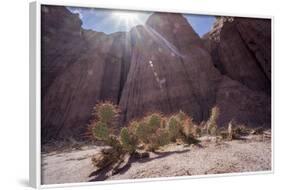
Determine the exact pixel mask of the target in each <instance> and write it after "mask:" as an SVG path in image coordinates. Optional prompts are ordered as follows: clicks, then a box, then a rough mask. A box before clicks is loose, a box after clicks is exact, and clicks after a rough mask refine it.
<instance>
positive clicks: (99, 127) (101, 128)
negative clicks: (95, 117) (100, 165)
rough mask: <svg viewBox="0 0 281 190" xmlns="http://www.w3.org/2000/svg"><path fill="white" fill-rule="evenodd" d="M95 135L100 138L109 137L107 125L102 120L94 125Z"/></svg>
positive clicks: (105, 138) (104, 139)
mask: <svg viewBox="0 0 281 190" xmlns="http://www.w3.org/2000/svg"><path fill="white" fill-rule="evenodd" d="M93 135H94V137H95V138H97V139H98V140H102V141H107V140H108V137H109V130H108V128H107V125H106V124H105V123H103V122H101V121H98V122H97V123H96V124H95V125H94V127H93Z"/></svg>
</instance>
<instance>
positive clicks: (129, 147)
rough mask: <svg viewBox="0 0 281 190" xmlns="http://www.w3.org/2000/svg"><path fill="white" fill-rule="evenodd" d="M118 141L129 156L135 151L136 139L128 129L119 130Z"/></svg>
mask: <svg viewBox="0 0 281 190" xmlns="http://www.w3.org/2000/svg"><path fill="white" fill-rule="evenodd" d="M120 140H121V144H122V147H123V148H124V150H126V151H128V152H129V153H130V154H132V153H134V152H135V151H136V147H137V137H136V136H135V135H134V134H133V133H131V132H130V131H129V130H128V128H126V127H124V128H122V129H121V132H120Z"/></svg>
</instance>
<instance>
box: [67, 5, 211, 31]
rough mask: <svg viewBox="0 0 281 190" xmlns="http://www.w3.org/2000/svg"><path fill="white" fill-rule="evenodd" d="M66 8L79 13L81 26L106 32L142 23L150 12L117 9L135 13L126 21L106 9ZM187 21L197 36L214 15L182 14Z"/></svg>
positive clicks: (208, 27) (207, 25) (124, 29)
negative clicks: (133, 16)
mask: <svg viewBox="0 0 281 190" xmlns="http://www.w3.org/2000/svg"><path fill="white" fill-rule="evenodd" d="M68 9H69V10H70V11H71V12H73V13H77V14H79V17H80V18H81V20H82V22H83V24H82V27H83V28H85V29H92V30H95V31H99V32H104V33H107V34H110V33H113V32H118V31H129V30H130V29H131V28H132V27H133V26H135V25H138V24H144V23H145V21H146V20H147V18H148V17H149V16H150V15H151V14H152V13H151V12H136V11H133V12H130V11H117V12H120V13H124V12H125V13H129V14H130V13H137V19H134V20H133V22H126V21H125V20H122V19H120V18H119V17H118V14H116V15H114V14H112V13H113V12H114V11H112V10H107V9H93V8H78V7H68ZM115 12H116V11H115ZM184 17H185V18H186V19H187V20H188V21H189V23H190V24H191V26H192V27H193V29H194V30H195V32H197V34H199V36H202V35H204V34H205V33H206V32H208V31H210V29H211V27H212V25H213V23H214V21H215V17H214V16H205V15H188V14H186V15H184Z"/></svg>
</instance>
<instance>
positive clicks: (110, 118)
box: [94, 102, 119, 125]
mask: <svg viewBox="0 0 281 190" xmlns="http://www.w3.org/2000/svg"><path fill="white" fill-rule="evenodd" d="M94 111H95V112H94V115H95V116H96V117H97V119H98V120H99V121H101V122H103V123H105V124H107V125H113V124H114V122H115V120H116V118H117V117H118V116H119V110H118V108H117V107H116V106H115V105H113V104H112V103H110V102H102V103H99V104H97V105H96V108H95V110H94Z"/></svg>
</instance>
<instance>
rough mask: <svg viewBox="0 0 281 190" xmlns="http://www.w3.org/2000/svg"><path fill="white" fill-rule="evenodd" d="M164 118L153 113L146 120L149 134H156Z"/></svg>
mask: <svg viewBox="0 0 281 190" xmlns="http://www.w3.org/2000/svg"><path fill="white" fill-rule="evenodd" d="M161 119H162V116H161V115H160V114H158V113H153V114H151V115H149V116H147V117H146V118H145V120H147V127H148V132H149V133H154V132H155V131H156V130H157V129H158V128H160V126H161Z"/></svg>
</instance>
